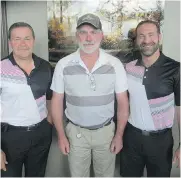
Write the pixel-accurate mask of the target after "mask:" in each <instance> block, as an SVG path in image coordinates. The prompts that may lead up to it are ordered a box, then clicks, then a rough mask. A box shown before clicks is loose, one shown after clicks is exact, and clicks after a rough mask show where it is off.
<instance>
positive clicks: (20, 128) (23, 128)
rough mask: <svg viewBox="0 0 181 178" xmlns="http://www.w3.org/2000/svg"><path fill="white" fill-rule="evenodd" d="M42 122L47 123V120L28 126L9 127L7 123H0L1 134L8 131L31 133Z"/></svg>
mask: <svg viewBox="0 0 181 178" xmlns="http://www.w3.org/2000/svg"><path fill="white" fill-rule="evenodd" d="M44 122H48V121H47V119H46V118H45V119H43V120H42V121H41V122H39V123H37V124H33V125H29V126H14V125H10V124H8V123H5V122H2V123H1V132H9V131H13V130H14V131H15V130H16V131H33V130H36V129H37V128H38V127H40V125H42V124H43V123H44Z"/></svg>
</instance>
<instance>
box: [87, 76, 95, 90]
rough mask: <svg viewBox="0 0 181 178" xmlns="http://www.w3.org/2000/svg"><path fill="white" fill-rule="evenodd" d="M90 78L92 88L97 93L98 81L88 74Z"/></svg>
mask: <svg viewBox="0 0 181 178" xmlns="http://www.w3.org/2000/svg"><path fill="white" fill-rule="evenodd" d="M88 76H89V81H90V88H91V89H92V90H94V91H96V81H95V78H94V76H93V75H92V74H88Z"/></svg>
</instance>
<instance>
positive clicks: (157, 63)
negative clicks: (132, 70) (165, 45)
mask: <svg viewBox="0 0 181 178" xmlns="http://www.w3.org/2000/svg"><path fill="white" fill-rule="evenodd" d="M164 59H165V55H164V54H163V53H162V52H160V56H159V57H158V59H157V60H156V61H155V62H154V63H153V64H152V65H151V66H150V67H154V66H162V65H163V64H164V61H165V60H164ZM136 66H144V64H143V61H142V58H138V59H137V62H136Z"/></svg>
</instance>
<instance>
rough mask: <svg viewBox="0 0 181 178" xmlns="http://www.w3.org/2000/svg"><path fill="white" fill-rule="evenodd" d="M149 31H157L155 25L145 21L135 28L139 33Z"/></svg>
mask: <svg viewBox="0 0 181 178" xmlns="http://www.w3.org/2000/svg"><path fill="white" fill-rule="evenodd" d="M150 32H157V27H156V25H154V24H151V23H145V24H142V25H140V26H139V27H138V28H137V34H140V33H150Z"/></svg>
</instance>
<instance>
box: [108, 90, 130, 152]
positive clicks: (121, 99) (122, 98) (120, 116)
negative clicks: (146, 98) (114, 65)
mask: <svg viewBox="0 0 181 178" xmlns="http://www.w3.org/2000/svg"><path fill="white" fill-rule="evenodd" d="M116 99H117V129H116V134H115V136H114V138H113V140H112V143H111V152H112V153H114V154H117V153H119V152H120V150H121V149H122V148H123V142H122V140H123V133H124V129H125V127H126V124H127V121H128V117H129V103H128V94H127V91H125V92H122V93H119V94H116Z"/></svg>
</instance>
